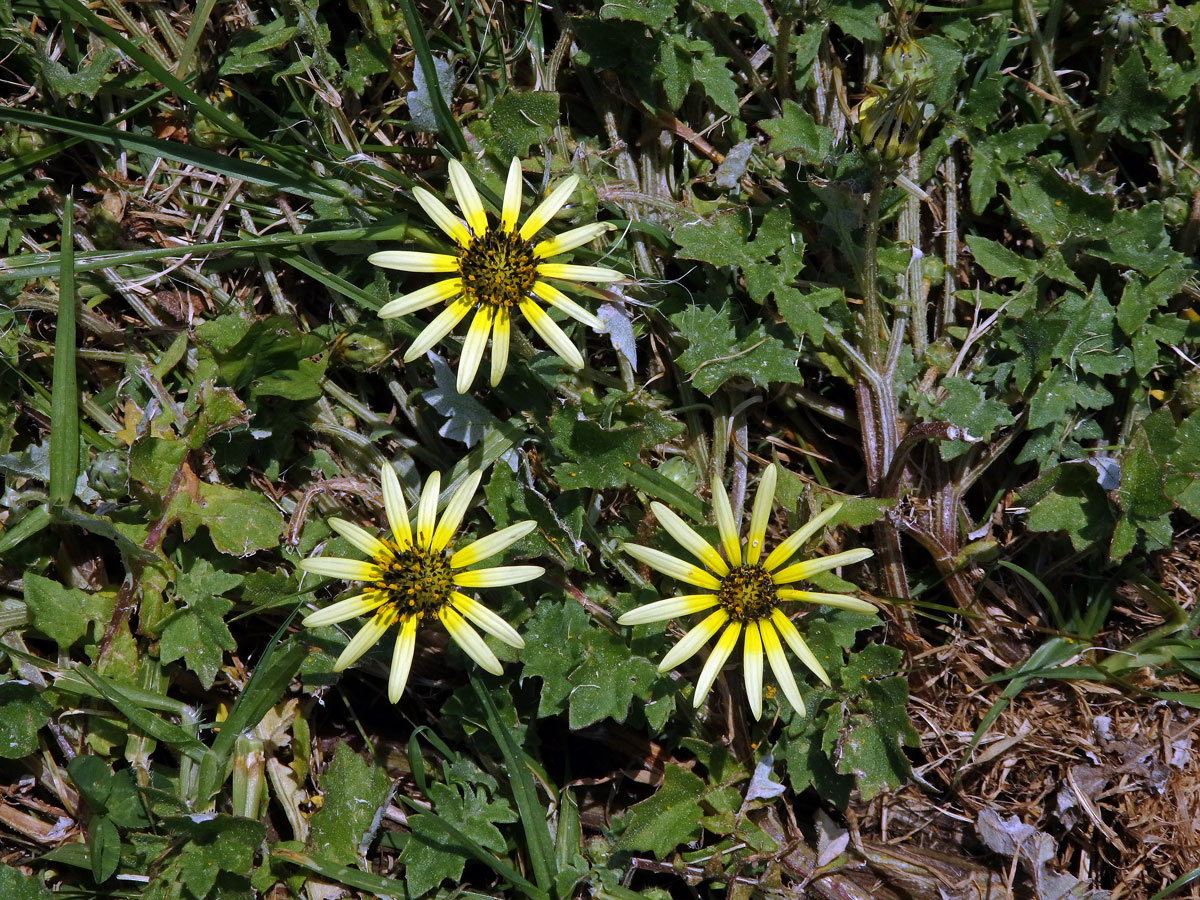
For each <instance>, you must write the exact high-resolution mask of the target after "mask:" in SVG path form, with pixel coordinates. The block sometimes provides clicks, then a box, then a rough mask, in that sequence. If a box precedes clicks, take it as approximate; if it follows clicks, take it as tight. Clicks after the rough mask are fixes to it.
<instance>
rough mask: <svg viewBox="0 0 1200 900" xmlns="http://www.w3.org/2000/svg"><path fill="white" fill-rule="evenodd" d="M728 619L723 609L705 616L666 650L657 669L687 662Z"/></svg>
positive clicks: (669, 667) (663, 669)
mask: <svg viewBox="0 0 1200 900" xmlns="http://www.w3.org/2000/svg"><path fill="white" fill-rule="evenodd" d="M728 621H729V614H728V613H727V612H725V610H723V609H718V610H717V611H716V612H714V613H712V614H711V615H709V616H707V617H706V618H705V619H704V621H703V622H701V623H700V624H699V625H697V626H696V627H695V628H693V629H692V630H691V631H689V632H688V633H687V634H685V635H684V636H683V637H682V638H680V640H679V643H678V644H676V645H675V646H674V647H672V648H671V649H670V650H669V651H668V652H667V655H666V656H664V657H663V658H662V662H660V663H659V664H658V671H660V672H666V671H667V670H668V669H673V668H675V667H676V666H678V665H680V664H681V663H684V662H687V661H688V660H689V659H691V658H692V657H693V656H695V655H696V651H697V650H699V649H700V648H701V647H703V646H704V645H705V644H707V643H708V639H709V638H711V637H712V636H713V635H714V634H716V633H717V632H718V631H720V630H721V626H722V625H724V624H725V623H726V622H728Z"/></svg>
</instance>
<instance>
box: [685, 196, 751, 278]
mask: <svg viewBox="0 0 1200 900" xmlns="http://www.w3.org/2000/svg"><path fill="white" fill-rule="evenodd" d="M671 237H673V238H674V239H675V243H677V244H678V245H679V253H678V255H679V256H681V257H683V258H684V259H699V260H702V261H703V262H706V263H711V264H712V265H714V266H740V265H742V264H743V263H745V262H748V261H749V260H748V258H747V255H746V243H747V242H748V241H749V240H750V211H749V210H747V209H745V208H744V207H739V208H738V209H730V210H725V211H724V212H719V213H717V214H716V215H714V216H712V217H711V218H709V219H701V220H699V221H696V222H689V223H687V224H685V225H680V226H678V227H676V229H675V231H674V232H673V233H672V235H671Z"/></svg>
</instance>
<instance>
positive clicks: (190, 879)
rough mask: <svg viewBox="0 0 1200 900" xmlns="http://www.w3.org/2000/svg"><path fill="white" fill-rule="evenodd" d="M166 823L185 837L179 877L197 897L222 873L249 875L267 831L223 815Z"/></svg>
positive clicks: (250, 821) (264, 828)
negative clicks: (185, 841)
mask: <svg viewBox="0 0 1200 900" xmlns="http://www.w3.org/2000/svg"><path fill="white" fill-rule="evenodd" d="M314 818H315V817H314ZM166 824H167V825H168V827H169V828H170V829H171V832H172V833H174V834H179V835H181V836H184V837H186V838H187V843H186V844H185V845H184V847H183V850H182V851H181V852H180V854H179V874H180V878H181V880H182V881H183V883H184V885H185V886H186V887H187V889H188V890H189V891H190V892H191V893H192V895H193V896H195V897H197V898H202V897H204V896H205V895H206V894H208V892H209V891H211V890H212V889H213V886H214V885H216V883H217V879H218V877H219V876H220V875H221V873H222V872H229V873H232V874H234V875H248V874H250V870H251V869H253V868H254V857H255V854H256V853H257V852H258V849H259V845H260V844H261V843H262V840H263V837H264V836H265V835H266V830H267V829H266V826H265V825H264V824H263V823H262V822H256V821H254V820H252V819H244V818H242V817H240V816H229V815H225V814H223V813H220V814H212V813H201V814H197V815H192V816H179V817H172V818H168V819H167V821H166Z"/></svg>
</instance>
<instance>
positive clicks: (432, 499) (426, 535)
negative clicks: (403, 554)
mask: <svg viewBox="0 0 1200 900" xmlns="http://www.w3.org/2000/svg"><path fill="white" fill-rule="evenodd" d="M441 490H442V473H441V472H431V473H430V475H429V477H428V478H427V479H425V487H424V488H422V490H421V498H420V500H418V501H417V546H418V547H420V548H421V549H422V550H428V549H429V545H430V542H431V541H432V540H433V531H434V528H435V527H436V526H437V504H438V495H439V494H440V493H441Z"/></svg>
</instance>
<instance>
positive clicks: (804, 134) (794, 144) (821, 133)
mask: <svg viewBox="0 0 1200 900" xmlns="http://www.w3.org/2000/svg"><path fill="white" fill-rule="evenodd" d="M759 124H760V125H761V127H762V130H763V131H765V132H766V133H767V134H768V135H770V137H771V144H770V146H769V147H768V149H769V150H770V151H771V152H772V153H776V154H779V155H780V156H786V155H788V154H790V153H795V152H796V151H799V153H798V156H799V157H800V159H802V160H803V161H804V162H806V163H808V164H809V165H810V166H819V165H821V164H822V163H824V162H825V158H826V157H827V156H829V154H830V153H831V152H832V151H833V132H832V131H830V130H829V129H828V128H826V127H825V126H824V125H818V124H817V120H816V119H814V118H813V117H812V114H811V113H810V112H809V111H808V110H806V109H805V108H804V107H803V106H801V105H800V104H798V103H796V102H794V101H792V100H785V101H784V103H783V115H782V116H781V117H780V118H778V119H768V120H766V121H764V122H760V123H759Z"/></svg>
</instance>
